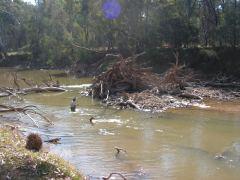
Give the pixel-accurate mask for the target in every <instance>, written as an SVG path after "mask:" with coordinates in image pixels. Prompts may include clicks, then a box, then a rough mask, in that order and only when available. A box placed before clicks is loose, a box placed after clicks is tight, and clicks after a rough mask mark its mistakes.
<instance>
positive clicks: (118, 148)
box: [114, 146, 127, 155]
mask: <svg viewBox="0 0 240 180" xmlns="http://www.w3.org/2000/svg"><path fill="white" fill-rule="evenodd" d="M114 149H116V150H117V153H116V155H118V154H120V152H121V151H122V152H124V153H127V151H126V150H125V149H123V148H120V147H116V146H115V147H114Z"/></svg>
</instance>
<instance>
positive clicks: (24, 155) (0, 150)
mask: <svg viewBox="0 0 240 180" xmlns="http://www.w3.org/2000/svg"><path fill="white" fill-rule="evenodd" d="M25 144H26V140H25V138H24V136H23V135H22V134H21V132H20V131H19V130H18V129H17V128H15V127H6V126H0V179H52V178H53V179H76V180H77V179H84V177H83V176H82V175H81V174H80V173H79V172H78V171H77V170H76V169H75V168H74V167H73V166H71V165H70V164H69V163H68V162H66V161H64V160H63V159H61V158H59V157H57V156H56V155H54V154H51V153H49V152H47V151H45V150H41V151H40V152H32V151H29V150H27V149H26V148H25Z"/></svg>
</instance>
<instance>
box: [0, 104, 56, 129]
mask: <svg viewBox="0 0 240 180" xmlns="http://www.w3.org/2000/svg"><path fill="white" fill-rule="evenodd" d="M38 111H39V109H38V108H37V107H36V106H34V105H28V106H24V107H13V106H7V105H3V104H0V113H11V112H17V113H23V114H24V115H26V116H28V117H29V119H31V120H32V121H33V122H34V124H35V125H36V126H37V127H38V124H37V122H36V121H35V120H34V119H33V118H32V117H31V116H30V114H35V115H38V116H40V117H41V118H42V119H44V120H45V121H47V122H48V123H50V124H52V122H51V121H50V120H49V119H48V118H47V117H45V116H44V115H42V113H40V112H38Z"/></svg>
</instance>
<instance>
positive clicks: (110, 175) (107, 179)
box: [102, 173, 127, 180]
mask: <svg viewBox="0 0 240 180" xmlns="http://www.w3.org/2000/svg"><path fill="white" fill-rule="evenodd" d="M113 175H118V176H120V177H121V178H122V179H124V180H127V178H125V177H124V176H123V175H122V174H120V173H111V174H109V176H108V177H103V178H102V179H103V180H109V179H110V178H111V177H112V176H113Z"/></svg>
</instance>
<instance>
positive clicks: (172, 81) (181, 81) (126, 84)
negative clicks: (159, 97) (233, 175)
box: [92, 56, 191, 99]
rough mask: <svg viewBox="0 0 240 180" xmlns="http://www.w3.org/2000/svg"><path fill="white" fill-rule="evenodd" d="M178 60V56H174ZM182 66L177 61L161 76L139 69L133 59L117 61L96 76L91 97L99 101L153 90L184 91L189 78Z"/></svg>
mask: <svg viewBox="0 0 240 180" xmlns="http://www.w3.org/2000/svg"><path fill="white" fill-rule="evenodd" d="M176 59H178V56H176ZM183 67H184V66H179V65H178V60H177V61H176V64H174V65H173V66H172V67H171V68H170V69H169V70H168V71H167V72H166V73H165V74H164V75H163V76H160V75H159V74H156V73H153V72H152V69H151V68H140V67H138V66H137V65H136V62H135V57H130V58H127V59H123V58H122V57H121V56H118V61H117V63H115V64H114V65H113V66H112V67H111V68H109V69H108V70H107V71H106V72H104V73H102V74H101V75H99V76H97V77H96V78H95V80H94V83H93V86H92V96H93V97H97V98H100V99H104V98H108V96H109V95H118V93H132V92H142V91H144V90H147V89H153V88H155V89H156V91H158V92H159V93H166V91H172V90H176V89H184V86H185V84H186V80H189V79H190V77H191V76H189V74H188V75H187V76H186V74H185V73H184V72H183Z"/></svg>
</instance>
